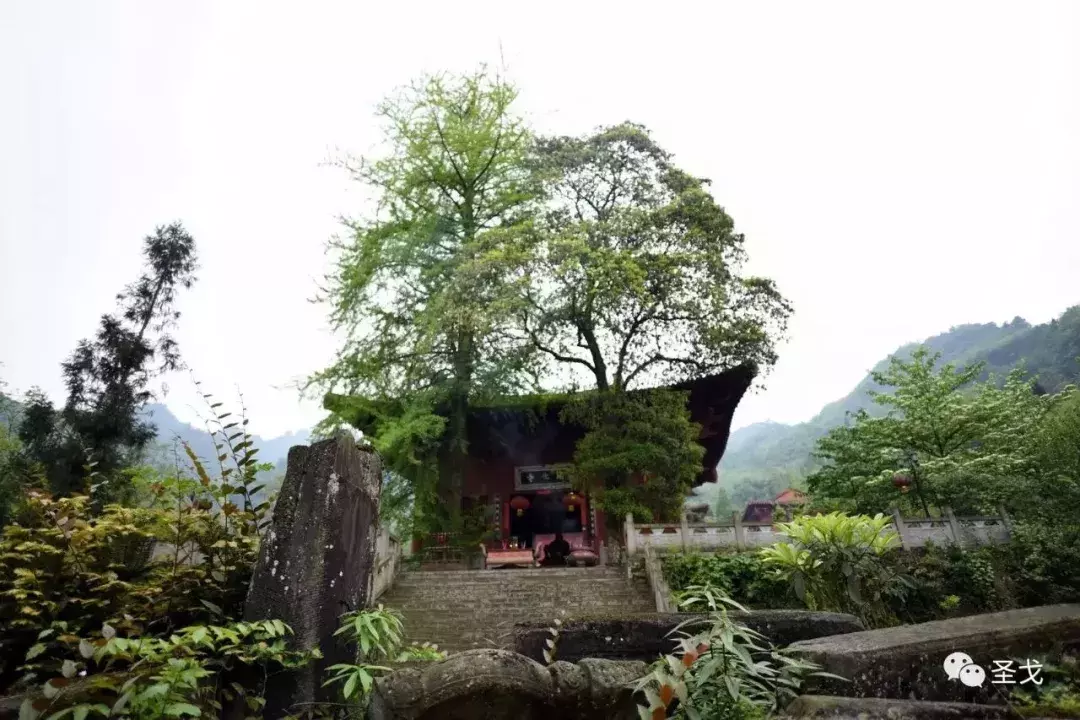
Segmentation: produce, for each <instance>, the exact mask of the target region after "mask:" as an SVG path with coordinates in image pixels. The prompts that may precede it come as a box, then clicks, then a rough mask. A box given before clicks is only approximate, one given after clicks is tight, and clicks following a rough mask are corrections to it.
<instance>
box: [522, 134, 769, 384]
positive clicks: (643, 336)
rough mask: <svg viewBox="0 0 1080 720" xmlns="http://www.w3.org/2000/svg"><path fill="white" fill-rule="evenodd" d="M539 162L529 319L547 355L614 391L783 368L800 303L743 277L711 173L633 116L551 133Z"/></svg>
mask: <svg viewBox="0 0 1080 720" xmlns="http://www.w3.org/2000/svg"><path fill="white" fill-rule="evenodd" d="M532 162H533V165H534V167H535V168H536V170H537V172H538V174H539V178H540V181H541V187H542V189H543V200H544V206H543V209H542V210H541V211H540V212H539V213H538V215H537V217H536V219H535V220H534V222H533V223H531V224H529V225H527V226H525V228H524V229H525V230H526V233H525V235H526V237H525V242H524V244H525V252H524V257H525V260H526V265H525V267H526V273H525V275H526V278H527V282H526V283H523V284H521V285H520V286H519V287H521V288H522V290H523V296H522V300H523V302H522V305H521V309H520V313H519V318H520V322H521V330H522V331H523V332H524V334H525V335H526V337H527V339H528V340H529V342H530V343H531V344H532V346H533V348H534V349H535V350H537V351H538V352H539V353H540V354H541V355H542V356H543V357H544V358H545V359H546V360H548V361H549V362H553V363H555V365H556V368H557V369H558V370H561V371H566V370H569V369H571V368H573V369H576V370H579V371H582V372H584V373H586V377H587V378H588V381H589V382H591V383H592V384H594V385H595V387H597V388H599V389H601V390H605V389H608V388H614V389H625V388H631V387H634V386H638V387H650V386H657V385H664V384H671V383H675V382H679V381H681V380H685V379H688V378H693V377H701V376H703V375H708V374H711V373H714V372H718V371H721V370H724V369H727V368H730V367H732V366H734V365H737V364H740V363H744V362H748V361H749V362H754V363H756V364H758V365H759V366H762V367H765V368H767V367H768V366H770V365H772V363H773V362H774V361H775V360H776V349H775V348H776V342H777V341H778V340H779V339H780V337H781V335H782V334H783V331H784V329H785V327H786V323H787V319H788V316H789V315H790V312H791V307H790V304H789V303H788V302H787V301H786V300H785V299H784V298H783V297H782V296H781V295H780V293H779V292H778V291H777V289H776V286H775V284H774V283H773V282H772V281H771V280H768V279H765V278H761V277H754V276H746V275H743V274H742V265H743V262H744V261H745V259H746V251H745V248H744V247H743V242H744V238H743V236H742V235H741V234H739V233H737V232H735V229H734V222H733V221H732V219H731V217H730V216H728V214H727V213H726V212H724V209H723V208H722V207H720V205H718V204H717V203H716V201H715V200H714V199H713V197H712V196H711V195H710V194H709V192H708V180H704V179H701V178H696V177H693V176H692V175H690V174H689V173H687V172H685V171H683V170H681V169H679V168H678V167H676V166H675V165H674V163H673V162H672V158H671V155H670V154H669V153H668V152H666V151H665V150H663V149H662V148H661V147H660V146H659V145H658V144H657V143H656V142H655V141H654V140H653V139H652V137H651V136H650V135H649V133H648V131H647V130H646V129H645V128H643V127H642V126H640V125H636V124H633V123H623V124H621V125H615V126H612V127H609V128H604V129H602V130H600V131H598V132H597V133H595V134H593V135H590V136H587V137H582V138H573V137H556V138H544V139H541V140H540V141H538V143H537V147H536V152H535V154H534V155H533V158H532ZM579 374H580V373H579Z"/></svg>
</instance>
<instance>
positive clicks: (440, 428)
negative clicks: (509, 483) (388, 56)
mask: <svg viewBox="0 0 1080 720" xmlns="http://www.w3.org/2000/svg"><path fill="white" fill-rule="evenodd" d="M516 97H517V91H516V90H515V88H514V87H513V86H512V85H511V84H509V83H507V82H505V81H503V80H502V79H500V78H498V77H492V76H491V75H490V74H488V73H487V72H486V71H484V70H481V71H479V72H476V73H474V74H471V75H465V76H453V75H448V74H443V75H435V76H430V77H426V78H423V79H422V80H420V81H419V82H416V83H414V84H413V85H411V86H409V87H408V88H406V89H405V90H403V91H402V92H401V93H400V94H399V95H398V96H397V97H394V98H391V99H389V100H387V101H386V102H385V103H383V104H382V105H381V106H380V108H379V111H378V114H379V116H380V117H381V118H382V119H383V120H384V121H385V141H386V147H387V149H388V152H387V154H386V155H385V156H383V157H381V158H376V159H371V158H360V159H355V158H346V159H345V160H344V161H343V163H342V164H343V165H344V167H345V168H346V169H348V170H349V172H351V173H352V175H353V177H354V178H355V179H356V180H357V181H359V182H361V183H362V184H364V185H365V186H366V187H367V188H369V189H370V190H371V191H372V192H373V193H374V200H375V206H374V210H373V212H371V213H369V214H368V215H367V216H365V217H363V218H360V219H349V220H346V221H345V225H346V228H347V230H348V235H347V236H345V237H343V238H340V239H337V240H335V241H333V242H332V243H331V248H332V250H333V251H335V252H336V255H337V257H336V261H335V262H336V265H335V271H334V272H333V273H332V274H331V275H330V276H329V278H328V282H327V284H326V287H325V288H324V292H323V294H322V296H321V299H323V300H324V301H325V302H327V303H328V304H329V306H330V309H331V316H330V318H331V322H332V324H333V326H334V328H335V329H336V330H339V331H342V332H343V334H344V335H345V344H344V347H343V348H342V349H341V351H340V352H339V353H338V356H337V359H336V361H335V362H334V364H333V365H331V366H330V367H329V368H327V369H326V370H324V371H322V372H320V373H318V374H316V375H315V376H314V377H313V378H311V381H310V383H309V386H313V387H318V388H320V389H323V390H327V391H335V390H343V391H345V392H348V393H354V394H357V395H359V396H362V397H363V398H365V399H366V400H367V401H369V402H371V403H372V405H371V406H370V409H371V411H372V413H373V414H374V415H375V416H377V417H378V420H379V422H378V424H377V425H376V426H375V430H376V436H375V437H374V438H373V441H374V442H375V444H376V446H377V447H379V449H380V450H382V451H383V452H384V453H386V454H387V456H388V460H389V463H390V465H391V467H392V468H393V469H394V470H395V471H396V472H400V473H407V474H409V475H411V476H413V477H414V478H415V480H416V481H417V482H418V483H420V482H427V481H431V480H432V477H431V473H430V465H431V464H432V460H433V456H432V455H431V454H429V451H431V450H433V449H435V448H437V454H438V465H439V469H438V473H437V475H438V479H439V484H440V490H441V492H442V493H444V494H445V495H446V497H447V498H449V499H450V500H449V502H448V503H447V504H448V506H449V509H450V512H451V514H454V513H455V512H456V508H457V505H458V502H457V501H456V498H457V497H460V487H461V482H462V465H463V462H462V458H463V453H464V452H465V442H466V440H465V419H466V413H467V409H468V403H469V400H470V398H472V397H476V396H477V395H492V394H500V393H506V392H513V391H515V390H519V389H522V388H524V387H528V386H527V385H525V384H523V380H522V378H523V377H527V373H526V372H525V371H526V370H527V364H528V358H527V355H526V354H523V353H522V352H521V348H520V345H519V344H518V343H517V342H516V341H515V340H514V339H513V336H512V333H510V332H508V330H507V325H508V323H509V317H508V314H507V312H506V310H505V307H506V304H507V303H508V302H509V300H508V297H509V294H508V292H507V290H506V282H505V277H504V275H503V274H502V273H501V271H499V270H498V268H501V267H502V264H501V261H500V260H499V255H500V253H502V252H503V246H502V244H501V243H500V241H499V238H500V237H501V236H502V235H503V234H504V233H505V232H507V230H508V229H509V228H512V227H514V226H515V225H516V224H518V223H521V222H523V221H524V220H525V219H526V218H527V216H528V214H527V206H528V203H529V202H530V200H531V198H532V196H533V195H532V190H531V177H532V176H531V174H530V173H529V171H528V169H527V167H526V163H525V159H526V155H527V153H528V151H529V148H530V146H531V142H532V137H531V135H530V133H529V131H528V129H527V128H526V127H525V125H524V123H523V122H522V120H521V119H520V118H519V117H518V116H517V115H516V114H515V113H514V112H513V109H512V105H513V102H514V100H515V98H516Z"/></svg>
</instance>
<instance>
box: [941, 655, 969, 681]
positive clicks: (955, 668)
mask: <svg viewBox="0 0 1080 720" xmlns="http://www.w3.org/2000/svg"><path fill="white" fill-rule="evenodd" d="M973 662H974V660H972V659H971V656H970V655H968V654H967V653H962V652H954V653H953V654H952V655H950V656H949V657H947V658H945V662H943V663H942V664H941V666H942V667H943V668H945V674H946V675H948V676H949V679H950V680H956V679H957V678H958V677H960V671H961V670H962V669H963V668H964V666H965V665H971V664H972V663H973Z"/></svg>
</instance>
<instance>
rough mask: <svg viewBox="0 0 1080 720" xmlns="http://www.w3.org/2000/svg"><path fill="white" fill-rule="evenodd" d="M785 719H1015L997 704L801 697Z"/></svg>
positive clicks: (788, 707)
mask: <svg viewBox="0 0 1080 720" xmlns="http://www.w3.org/2000/svg"><path fill="white" fill-rule="evenodd" d="M782 717H783V718H786V719H787V720H819V718H830V719H831V720H1007V719H1008V718H1011V717H1015V716H1013V715H1010V714H1009V710H1008V708H1006V707H1004V706H1002V705H998V706H994V705H974V704H971V703H956V702H926V701H922V700H886V699H882V698H848V697H836V696H829V695H803V696H801V697H797V698H795V700H793V701H792V702H791V704H790V705H788V706H787V707H786V708H785V709H784V715H783V716H782Z"/></svg>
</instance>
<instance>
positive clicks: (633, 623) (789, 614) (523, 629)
mask: <svg viewBox="0 0 1080 720" xmlns="http://www.w3.org/2000/svg"><path fill="white" fill-rule="evenodd" d="M732 615H733V617H736V618H738V619H739V620H740V621H741V622H743V623H745V624H746V625H747V626H748V627H750V628H751V629H753V630H756V631H758V632H760V633H761V634H763V635H765V636H766V637H767V638H769V639H770V640H771V641H772V642H773V644H775V645H777V646H781V647H782V646H786V645H790V644H791V643H793V642H796V641H799V640H806V639H811V638H819V637H822V636H826V635H839V634H841V633H850V632H857V631H860V630H863V629H864V627H863V625H862V623H861V622H859V620H858V618H856V617H855V616H853V615H845V614H843V613H826V612H812V611H809V610H753V611H750V612H748V613H745V614H744V613H733V614H732ZM706 617H707V616H705V615H693V614H686V613H681V614H679V613H660V614H652V615H644V616H634V617H611V618H593V619H582V620H570V621H568V622H566V623H564V624H563V628H562V631H561V632H560V633H559V643H558V649H557V653H556V657H557V658H558V659H560V660H567V661H570V662H577V661H578V660H581V659H582V658H589V657H593V658H610V659H616V660H642V661H644V662H652V661H653V660H656V659H657V658H658V657H659V656H660V655H664V654H666V653H669V652H671V651H672V649H674V648H675V646H676V641H675V638H674V636H673V635H672V633H673V631H674V630H675V628H676V627H677V626H678V625H679V624H680V623H683V622H686V621H687V620H694V619H697V620H700V621H702V622H704V620H705V618H706ZM549 627H550V622H543V623H519V624H517V625H515V626H514V649H515V650H516V651H517V652H519V653H521V654H522V655H525V656H527V657H530V658H532V659H533V660H536V661H538V662H542V661H543V659H544V655H543V651H544V642H545V641H546V640H547V639H548V638H549V637H550V634H549V633H548V628H549Z"/></svg>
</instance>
